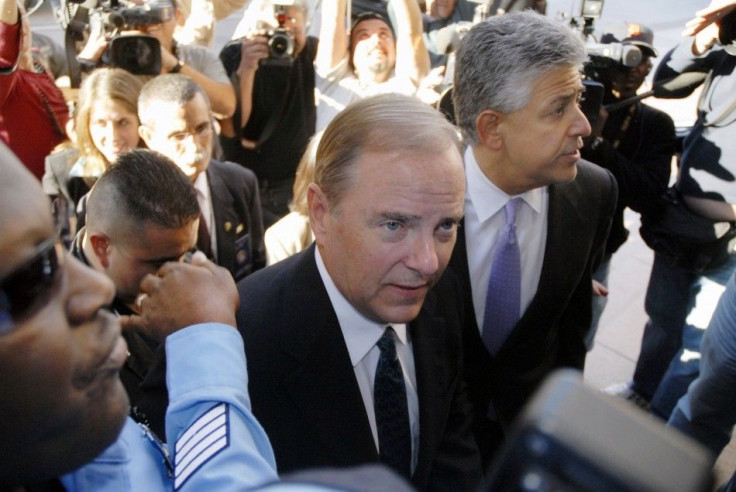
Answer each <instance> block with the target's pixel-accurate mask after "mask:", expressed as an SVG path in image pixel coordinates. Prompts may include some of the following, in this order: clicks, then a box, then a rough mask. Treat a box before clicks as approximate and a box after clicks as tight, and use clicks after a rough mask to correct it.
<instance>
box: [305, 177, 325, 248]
mask: <svg viewBox="0 0 736 492" xmlns="http://www.w3.org/2000/svg"><path fill="white" fill-rule="evenodd" d="M307 205H308V206H309V225H310V227H311V228H312V232H314V238H315V240H316V241H317V244H322V241H323V239H324V237H325V235H326V233H327V227H326V221H327V219H328V217H327V216H328V215H329V214H330V206H329V203H328V202H327V197H326V196H325V193H324V192H323V191H322V188H320V187H319V186H318V185H317V184H316V183H312V184H310V185H309V188H308V189H307Z"/></svg>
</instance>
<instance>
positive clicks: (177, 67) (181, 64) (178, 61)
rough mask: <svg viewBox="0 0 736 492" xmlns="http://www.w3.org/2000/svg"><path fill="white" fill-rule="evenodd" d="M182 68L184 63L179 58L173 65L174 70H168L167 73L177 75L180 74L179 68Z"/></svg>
mask: <svg viewBox="0 0 736 492" xmlns="http://www.w3.org/2000/svg"><path fill="white" fill-rule="evenodd" d="M183 66H184V61H182V60H181V58H177V59H176V65H174V68H172V69H171V70H169V73H179V72H181V67H183Z"/></svg>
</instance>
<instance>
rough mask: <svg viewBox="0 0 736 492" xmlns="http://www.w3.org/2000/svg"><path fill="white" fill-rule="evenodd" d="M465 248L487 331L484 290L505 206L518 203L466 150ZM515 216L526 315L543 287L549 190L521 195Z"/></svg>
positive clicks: (479, 314) (478, 308) (476, 302)
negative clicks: (497, 184)
mask: <svg viewBox="0 0 736 492" xmlns="http://www.w3.org/2000/svg"><path fill="white" fill-rule="evenodd" d="M464 161H465V179H466V189H467V192H466V194H465V243H466V248H467V253H468V269H469V271H470V285H471V289H472V292H473V307H474V308H475V318H476V320H477V322H478V329H479V330H481V332H482V331H483V313H484V312H485V310H486V291H487V290H488V279H489V278H490V277H491V265H492V264H493V255H494V254H495V250H496V241H497V239H498V235H499V233H500V232H501V231H502V230H503V228H504V226H505V225H506V214H505V212H504V206H505V205H506V203H507V202H508V201H509V200H511V199H512V198H515V197H513V196H510V195H507V194H506V193H504V192H503V191H501V190H500V189H499V188H498V187H497V186H496V185H494V184H493V183H492V182H491V180H490V179H488V177H486V175H485V174H483V171H482V170H481V169H480V166H479V165H478V162H477V161H476V160H475V155H474V154H473V149H472V148H471V147H468V148H467V149H466V150H465V156H464ZM518 196H519V197H521V198H522V201H521V203H520V204H519V210H518V212H517V214H516V237H517V240H518V241H519V250H520V253H521V304H520V309H521V312H520V313H519V316H521V315H523V313H524V311H526V308H527V307H528V306H529V304H530V303H531V301H532V299H533V298H534V295H535V294H536V292H537V287H538V286H539V277H540V275H541V273H542V263H543V261H544V249H545V243H546V239H547V208H548V205H549V204H548V197H549V194H548V191H547V187H542V188H535V189H533V190H529V191H527V192H525V193H522V194H521V195H518Z"/></svg>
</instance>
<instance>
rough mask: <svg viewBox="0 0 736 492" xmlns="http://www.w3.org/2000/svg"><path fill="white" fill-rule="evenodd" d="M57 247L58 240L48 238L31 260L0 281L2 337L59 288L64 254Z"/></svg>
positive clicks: (0, 329)
mask: <svg viewBox="0 0 736 492" xmlns="http://www.w3.org/2000/svg"><path fill="white" fill-rule="evenodd" d="M57 244H58V243H57V240H56V237H52V238H49V239H47V240H46V241H44V242H43V243H41V244H40V245H38V247H37V248H36V250H35V252H34V254H33V256H32V257H31V258H30V259H29V260H28V261H26V262H25V263H24V264H23V265H21V266H19V267H18V268H16V269H15V270H13V271H12V272H10V273H9V274H7V275H5V277H3V278H2V279H0V335H4V334H6V333H8V332H10V331H12V330H13V328H14V327H15V325H16V324H17V323H18V322H20V321H21V320H24V319H27V318H29V317H31V316H32V315H33V314H35V313H36V312H37V311H38V310H39V309H41V308H42V307H43V306H45V305H46V303H47V302H48V301H49V299H51V296H52V295H53V294H54V292H56V290H57V289H58V288H59V285H60V284H61V274H60V272H61V269H60V266H61V264H62V262H61V261H60V260H61V258H62V257H63V255H60V254H59V251H57V247H58V248H59V249H61V246H60V245H58V246H57Z"/></svg>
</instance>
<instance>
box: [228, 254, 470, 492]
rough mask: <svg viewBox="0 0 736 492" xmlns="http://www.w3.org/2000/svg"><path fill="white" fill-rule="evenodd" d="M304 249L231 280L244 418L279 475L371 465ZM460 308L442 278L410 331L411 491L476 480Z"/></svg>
mask: <svg viewBox="0 0 736 492" xmlns="http://www.w3.org/2000/svg"><path fill="white" fill-rule="evenodd" d="M314 248H315V246H314V244H313V245H312V246H310V247H309V248H308V249H306V250H305V251H303V252H301V253H299V254H297V255H295V256H292V257H290V258H288V259H286V260H284V261H282V262H279V263H277V264H275V265H272V266H270V267H268V268H266V269H264V270H261V271H259V272H257V273H255V274H254V275H251V276H249V277H247V278H246V279H244V280H243V281H241V282H240V283H239V284H238V290H239V292H240V310H239V311H238V328H239V329H240V331H241V332H242V334H243V337H244V339H245V351H246V355H247V359H248V378H249V381H250V383H249V386H248V388H249V390H250V396H251V400H252V403H253V413H254V414H255V416H256V418H257V419H258V421H259V422H260V423H261V424H262V425H263V427H264V428H265V429H266V433H267V434H268V437H269V438H270V440H271V444H272V445H273V449H274V452H275V453H276V463H277V465H278V470H279V473H284V472H289V471H293V470H299V469H304V468H310V467H346V466H354V465H359V464H363V463H370V462H377V461H378V453H377V452H376V445H375V442H374V440H373V435H372V433H371V429H370V425H369V423H368V417H367V414H366V410H365V405H364V404H363V399H362V397H361V395H360V389H359V387H358V383H357V381H356V379H355V375H354V372H353V367H352V364H351V362H350V357H349V355H348V351H347V347H346V345H345V341H344V339H343V336H342V331H341V330H340V326H339V324H338V320H337V316H336V314H335V312H334V310H333V308H332V304H331V303H330V299H329V296H328V295H327V290H326V289H325V287H324V284H323V282H322V279H321V278H320V275H319V271H318V270H317V265H316V262H315V260H314ZM459 302H461V300H460V297H459V291H458V287H457V282H456V280H455V279H454V277H448V276H447V275H445V276H444V277H443V279H442V280H441V281H440V283H439V284H438V285H437V286H436V287H435V288H434V289H433V290H432V291H431V292H430V293H429V295H428V296H427V299H426V301H425V303H424V306H423V307H422V310H421V312H420V314H419V316H418V317H417V319H416V320H415V321H413V322H412V323H410V324H409V325H408V327H409V331H410V333H411V339H412V345H413V351H414V359H415V366H416V378H417V392H418V396H419V427H420V431H419V432H420V439H419V441H420V449H419V459H418V464H417V468H416V470H415V473H414V476H413V477H412V481H413V483H414V485H416V486H417V487H418V488H420V489H439V490H469V489H471V488H472V487H473V486H474V485H476V484H477V483H478V481H479V479H480V460H479V456H478V450H477V448H476V445H475V443H474V442H473V438H472V434H471V429H470V428H471V425H470V420H469V418H470V408H469V405H468V402H467V397H466V394H465V385H464V383H463V382H462V358H461V340H460V323H461V322H460V318H459V316H460V314H461V311H462V310H461V309H459V307H458V305H457V303H459Z"/></svg>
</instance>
